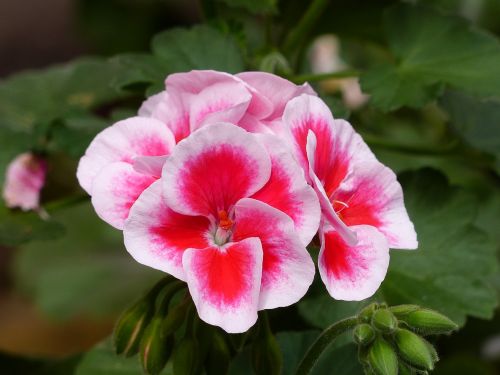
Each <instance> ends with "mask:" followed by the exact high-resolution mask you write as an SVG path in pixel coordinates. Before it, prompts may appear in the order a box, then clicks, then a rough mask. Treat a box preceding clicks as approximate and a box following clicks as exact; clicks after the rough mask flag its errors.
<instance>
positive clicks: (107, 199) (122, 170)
mask: <svg viewBox="0 0 500 375" xmlns="http://www.w3.org/2000/svg"><path fill="white" fill-rule="evenodd" d="M154 181H156V178H155V177H153V176H148V175H145V174H142V173H139V172H137V171H136V170H135V169H134V167H133V166H132V165H131V164H129V163H124V162H116V163H111V164H108V165H107V166H106V167H104V168H103V169H102V170H101V172H100V173H99V174H98V175H97V176H96V177H95V179H94V183H93V188H92V205H93V206H94V209H95V211H96V213H97V215H98V216H99V217H100V218H101V219H102V220H104V221H105V222H106V223H108V224H110V225H112V226H113V227H115V228H116V229H123V225H124V224H125V220H126V219H127V217H128V215H129V211H130V207H132V205H133V204H134V203H135V201H136V200H137V198H139V196H140V195H141V193H142V192H143V191H144V190H145V189H146V188H147V187H148V186H149V185H151V184H152V183H153V182H154Z"/></svg>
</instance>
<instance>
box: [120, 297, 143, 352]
mask: <svg viewBox="0 0 500 375" xmlns="http://www.w3.org/2000/svg"><path fill="white" fill-rule="evenodd" d="M152 311H153V306H152V305H151V303H150V302H149V301H148V300H147V299H142V300H140V301H139V302H137V303H136V304H135V305H133V306H132V307H130V308H129V309H127V310H126V311H125V312H123V314H122V315H121V317H120V318H119V319H118V322H117V324H116V326H115V329H114V331H113V340H114V344H115V350H116V354H124V355H125V356H126V357H129V356H132V355H134V354H136V353H137V352H138V350H139V342H140V341H141V337H142V334H143V332H144V329H145V328H146V326H147V325H148V323H149V321H150V319H151V315H152Z"/></svg>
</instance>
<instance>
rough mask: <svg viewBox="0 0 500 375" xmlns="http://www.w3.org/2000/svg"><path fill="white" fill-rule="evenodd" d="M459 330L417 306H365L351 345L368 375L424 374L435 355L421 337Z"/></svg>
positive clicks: (452, 323) (359, 316)
mask: <svg viewBox="0 0 500 375" xmlns="http://www.w3.org/2000/svg"><path fill="white" fill-rule="evenodd" d="M457 328H458V326H457V325H456V324H455V323H454V322H453V321H451V320H450V319H448V318H447V317H446V316H444V315H442V314H440V313H438V312H436V311H433V310H430V309H425V308H422V307H420V306H416V305H399V306H393V307H387V306H385V305H383V304H381V305H379V304H376V303H373V304H371V305H368V306H367V307H365V308H364V309H363V310H361V312H360V313H359V315H358V324H357V325H356V327H355V328H354V332H353V335H354V341H355V342H356V343H357V344H358V346H359V359H360V361H361V363H362V364H363V366H364V368H365V373H366V374H367V375H372V374H374V375H397V374H401V375H406V374H408V375H409V374H415V375H417V374H427V373H428V372H429V371H432V370H433V369H434V364H435V363H436V362H437V361H438V359H439V358H438V355H437V352H436V350H435V349H434V346H433V345H432V344H431V343H430V342H429V341H427V340H426V339H425V338H424V337H422V336H427V335H440V334H448V333H451V332H452V331H454V330H456V329H457Z"/></svg>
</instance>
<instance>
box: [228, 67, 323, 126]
mask: <svg viewBox="0 0 500 375" xmlns="http://www.w3.org/2000/svg"><path fill="white" fill-rule="evenodd" d="M236 77H238V78H240V79H242V80H243V81H244V82H246V83H248V84H249V85H250V86H252V87H253V88H254V89H255V90H256V91H257V92H258V93H260V95H262V96H263V97H264V98H266V99H267V100H268V101H269V102H271V104H272V106H273V111H272V113H271V114H270V115H268V116H267V117H266V119H267V120H275V119H277V118H279V117H281V116H282V114H283V111H284V110H285V106H286V104H287V103H288V101H289V100H290V99H292V98H294V97H296V96H299V95H301V94H304V93H306V94H310V95H316V93H315V92H314V90H313V89H312V88H311V86H309V84H307V83H305V84H303V85H302V86H297V85H295V84H294V83H292V82H290V81H288V80H286V79H284V78H281V77H279V76H277V75H274V74H271V73H264V72H244V73H239V74H237V75H236Z"/></svg>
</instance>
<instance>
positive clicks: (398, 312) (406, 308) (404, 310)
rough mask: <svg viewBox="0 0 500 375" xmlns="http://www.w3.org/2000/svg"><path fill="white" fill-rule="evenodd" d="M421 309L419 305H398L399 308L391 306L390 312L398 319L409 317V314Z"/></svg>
mask: <svg viewBox="0 0 500 375" xmlns="http://www.w3.org/2000/svg"><path fill="white" fill-rule="evenodd" d="M420 308H421V307H420V306H418V305H398V306H391V307H389V310H390V311H391V312H392V313H393V314H394V315H395V316H396V317H398V318H400V317H402V316H405V315H408V314H409V313H411V312H413V311H417V310H419V309H420Z"/></svg>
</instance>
